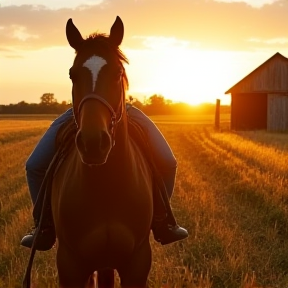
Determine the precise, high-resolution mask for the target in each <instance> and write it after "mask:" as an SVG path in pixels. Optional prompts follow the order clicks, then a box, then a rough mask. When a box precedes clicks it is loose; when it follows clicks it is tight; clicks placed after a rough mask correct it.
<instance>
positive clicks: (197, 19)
mask: <svg viewBox="0 0 288 288" xmlns="http://www.w3.org/2000/svg"><path fill="white" fill-rule="evenodd" d="M117 15H118V16H119V17H120V18H121V19H122V21H123V23H124V29H125V32H124V39H123V42H122V45H121V47H120V48H121V49H122V51H123V52H124V54H125V55H126V56H127V58H128V59H129V65H126V64H125V68H126V71H127V74H128V78H129V82H130V87H129V91H128V95H132V96H134V97H136V98H138V99H139V100H140V101H143V100H144V99H147V98H149V97H150V96H152V95H153V94H160V95H162V96H164V97H165V98H166V99H171V100H172V101H174V102H186V103H190V104H199V103H203V102H210V103H215V102H216V99H220V100H221V103H223V104H230V100H231V99H230V95H227V94H226V95H225V91H227V90H228V89H229V88H230V87H232V86H233V85H234V84H236V83H237V82H238V81H240V80H241V79H243V78H244V77H245V76H246V75H247V74H249V73H250V72H251V71H253V70H254V69H255V68H257V67H258V66H259V65H261V64H262V63H263V62H265V61H266V60H267V59H269V58H270V57H272V56H273V55H274V54H275V53H277V52H279V53H281V54H282V55H283V56H285V57H288V29H287V27H288V17H287V16H288V0H237V1H236V0H94V1H93V0H87V1H85V0H82V1H81V0H61V1H58V0H49V1H47V0H45V1H42V0H0V39H1V41H0V104H5V105H6V104H10V103H15V104H16V103H19V102H21V101H25V102H27V103H39V102H40V97H41V96H42V95H43V94H44V93H54V97H55V98H56V99H57V101H58V102H60V103H61V102H62V101H70V100H71V82H70V79H69V75H68V71H69V68H70V67H71V65H72V63H73V59H74V57H75V53H74V50H73V49H72V48H71V47H70V46H69V44H68V42H67V39H66V34H65V26H66V22H67V20H68V19H69V18H72V19H73V22H74V24H75V25H76V26H77V28H78V29H79V31H80V32H81V34H82V36H83V37H84V38H85V37H86V36H88V35H89V34H91V33H92V32H95V31H97V32H102V33H107V34H109V31H110V28H111V26H112V24H113V23H114V21H115V19H116V16H117Z"/></svg>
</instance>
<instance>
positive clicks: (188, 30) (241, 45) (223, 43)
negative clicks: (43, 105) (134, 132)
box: [0, 0, 288, 50]
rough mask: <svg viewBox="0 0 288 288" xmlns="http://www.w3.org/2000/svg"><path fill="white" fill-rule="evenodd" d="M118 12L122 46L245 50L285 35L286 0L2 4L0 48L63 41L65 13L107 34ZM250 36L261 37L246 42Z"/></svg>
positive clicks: (81, 26)
mask: <svg viewBox="0 0 288 288" xmlns="http://www.w3.org/2000/svg"><path fill="white" fill-rule="evenodd" d="M248 1H249V2H250V3H252V2H253V0H247V1H246V2H248ZM267 1H269V0H267ZM267 1H266V2H267ZM271 1H272V0H270V2H271ZM39 2H40V1H39ZM262 2H263V3H264V1H262ZM43 3H44V2H43ZM90 3H91V2H90ZM255 3H256V2H255ZM117 15H119V16H120V17H121V18H122V20H123V22H124V26H125V37H124V42H123V46H124V47H126V48H127V49H128V48H130V49H132V48H134V49H135V48H138V49H139V48H145V47H146V48H147V45H148V46H149V45H150V46H151V45H155V43H156V42H157V45H160V44H159V41H160V42H161V41H162V44H161V45H162V46H163V45H164V46H165V45H166V44H167V43H168V44H169V45H170V44H171V45H176V44H175V43H173V41H176V40H177V41H180V42H181V43H182V44H179V43H180V42H178V43H177V45H189V47H192V48H195V47H199V48H200V49H204V50H205V49H207V50H209V49H214V50H217V49H218V50H245V49H248V50H249V49H253V48H254V45H260V44H261V45H271V44H269V42H267V41H268V40H269V39H286V38H288V30H287V27H286V26H287V25H286V23H287V15H288V1H287V0H278V1H276V2H274V3H271V4H270V5H264V6H262V7H261V8H257V9H255V8H253V7H252V6H251V5H247V3H245V2H231V3H224V2H217V1H214V0H206V1H199V0H177V1H175V0H167V1H165V7H164V6H163V0H138V1H135V0H122V1H119V0H103V1H102V3H101V4H99V5H94V6H90V5H88V6H87V5H86V6H82V7H78V8H73V9H72V8H62V9H48V8H47V7H45V6H37V7H36V6H33V5H22V6H6V7H1V8H0V19H1V22H0V37H1V42H0V48H1V47H2V48H5V47H6V48H13V49H17V50H22V49H24V50H33V49H34V50H37V49H41V48H45V47H50V46H67V45H68V43H67V40H66V35H65V26H66V22H67V20H68V19H69V18H73V22H74V23H75V25H76V26H77V27H78V28H79V30H80V31H81V33H82V35H83V36H84V37H85V36H87V35H88V34H90V33H91V32H94V31H95V30H98V31H100V32H105V33H109V30H110V27H111V25H112V24H113V22H114V20H115V18H116V16H117ZM264 27H265V28H264ZM149 37H150V38H149ZM161 37H162V38H161ZM252 38H255V39H256V38H257V39H262V40H263V41H262V42H261V43H260V42H259V43H256V42H255V41H254V42H253V41H247V39H252ZM173 39H174V40H173ZM163 41H164V42H163ZM165 41H166V42H165ZM167 41H168V42H167ZM169 41H170V42H169ZM171 41H172V42H171ZM265 41H266V42H265ZM153 43H154V44H153ZM163 43H164V44H163ZM165 43H166V44H165ZM168 44H167V45H168ZM281 45H283V44H281ZM159 47H160V46H159Z"/></svg>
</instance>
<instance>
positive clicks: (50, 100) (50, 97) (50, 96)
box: [40, 93, 57, 106]
mask: <svg viewBox="0 0 288 288" xmlns="http://www.w3.org/2000/svg"><path fill="white" fill-rule="evenodd" d="M40 100H41V103H40V104H42V105H47V106H48V105H52V104H55V103H57V100H56V99H55V98H54V93H44V94H43V95H42V96H41V97H40Z"/></svg>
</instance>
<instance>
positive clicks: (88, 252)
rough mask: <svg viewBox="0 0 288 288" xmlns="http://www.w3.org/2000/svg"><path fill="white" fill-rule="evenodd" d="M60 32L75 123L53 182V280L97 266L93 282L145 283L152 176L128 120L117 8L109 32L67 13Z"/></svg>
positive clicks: (82, 281)
mask: <svg viewBox="0 0 288 288" xmlns="http://www.w3.org/2000/svg"><path fill="white" fill-rule="evenodd" d="M66 36H67V40H68V43H69V44H70V46H71V47H72V48H74V49H75V52H76V55H75V58H74V62H73V65H72V67H71V68H70V70H69V71H70V78H71V80H72V103H73V113H74V119H75V124H76V127H77V131H76V133H75V141H73V144H72V147H71V148H70V150H69V153H68V155H67V156H66V157H65V158H64V160H63V161H62V163H61V165H60V167H59V168H58V169H57V171H56V173H55V175H54V179H53V182H52V191H51V207H52V208H51V209H52V215H53V220H54V224H55V231H56V236H57V253H56V264H57V270H58V279H59V285H60V287H61V288H72V287H73V288H84V287H88V286H89V285H90V284H91V286H92V283H93V281H92V280H93V273H96V274H97V279H98V286H97V287H99V288H100V287H101V288H102V287H105V288H110V287H114V281H115V280H114V276H115V273H116V272H115V271H117V273H118V275H119V278H120V283H121V287H122V288H128V287H129V288H132V287H133V288H135V287H137V288H144V287H147V279H148V275H149V272H150V269H151V257H152V255H151V254H152V253H151V247H150V243H149V235H150V229H151V223H152V216H153V179H152V178H153V177H152V172H151V169H150V168H149V163H148V161H147V159H146V158H145V156H144V155H143V151H142V150H141V149H140V147H139V145H137V143H136V142H137V141H135V140H134V139H133V138H132V137H131V135H130V133H129V128H128V124H129V123H128V122H129V120H128V117H129V116H128V115H127V113H126V108H125V107H126V103H125V93H126V91H127V87H128V79H127V75H126V72H125V69H124V63H125V62H126V63H128V60H127V58H126V57H125V55H124V54H123V52H122V51H121V50H120V48H119V46H120V44H121V43H122V40H123V36H124V25H123V22H122V20H121V19H120V17H119V16H117V18H116V20H115V22H114V23H113V25H112V26H111V28H110V34H109V35H107V34H101V33H93V34H91V35H90V36H88V37H87V38H86V39H84V38H83V37H82V36H81V33H80V32H79V30H78V29H77V28H76V26H75V25H74V24H73V21H72V19H69V20H68V21H67V24H66ZM95 271H96V272H95ZM91 279H92V280H91ZM89 283H90V284H89ZM94 284H96V283H94ZM94 284H93V285H94ZM93 287H94V286H93Z"/></svg>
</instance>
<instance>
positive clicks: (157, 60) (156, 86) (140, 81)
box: [127, 47, 233, 105]
mask: <svg viewBox="0 0 288 288" xmlns="http://www.w3.org/2000/svg"><path fill="white" fill-rule="evenodd" d="M127 54H129V58H130V63H131V64H130V67H129V66H128V67H127V71H128V77H129V81H130V91H131V93H132V94H133V92H140V93H142V94H144V95H146V96H147V97H149V96H151V95H153V94H160V95H162V96H164V97H165V99H170V100H172V101H173V102H185V103H188V104H191V105H198V104H201V103H215V102H216V99H219V98H220V99H221V98H222V99H224V100H225V101H226V102H227V100H228V99H227V95H226V96H225V95H224V93H225V91H226V90H227V88H229V85H230V84H231V83H233V82H231V81H232V79H231V72H229V71H230V69H231V68H230V67H229V63H230V60H231V59H230V58H231V55H229V54H227V53H225V52H223V51H201V50H195V49H188V48H183V47H182V48H181V49H180V48H177V49H175V47H170V48H169V49H168V48H166V49H164V50H161V49H154V50H151V49H150V50H147V49H146V50H141V51H140V50H139V51H129V52H128V53H127ZM139 71H141V78H138V75H140V73H139ZM225 101H224V102H225Z"/></svg>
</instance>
